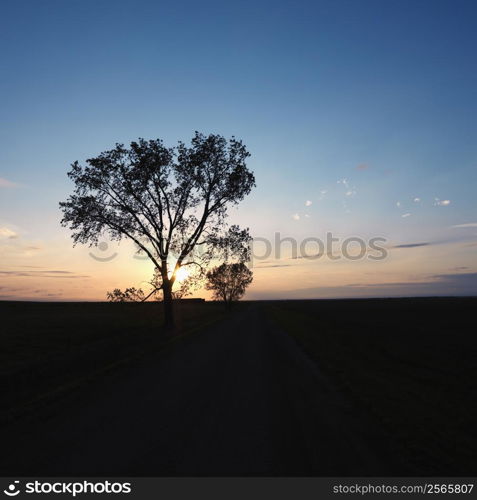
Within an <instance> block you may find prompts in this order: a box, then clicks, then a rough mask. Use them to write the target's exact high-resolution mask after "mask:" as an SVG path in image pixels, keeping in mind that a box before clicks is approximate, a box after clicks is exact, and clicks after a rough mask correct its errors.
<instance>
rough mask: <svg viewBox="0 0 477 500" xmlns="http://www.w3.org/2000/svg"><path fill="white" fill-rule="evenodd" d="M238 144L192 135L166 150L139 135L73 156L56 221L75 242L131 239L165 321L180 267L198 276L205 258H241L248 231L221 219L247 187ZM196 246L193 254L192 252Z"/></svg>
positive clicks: (249, 177)
mask: <svg viewBox="0 0 477 500" xmlns="http://www.w3.org/2000/svg"><path fill="white" fill-rule="evenodd" d="M249 156H250V154H249V152H248V151H247V149H246V147H245V145H244V144H243V143H242V141H240V140H237V139H235V138H234V137H232V138H231V139H230V140H227V139H225V138H224V137H222V136H220V135H214V134H210V135H207V136H206V135H204V134H201V133H199V132H196V133H195V135H194V137H193V138H192V141H191V144H190V145H186V144H184V143H183V142H179V143H178V145H177V146H176V147H166V146H165V145H164V143H163V141H162V140H160V139H156V140H149V141H146V140H144V139H139V140H138V141H137V142H131V144H130V146H129V147H125V146H124V145H123V144H116V146H115V148H113V149H111V150H108V151H105V152H103V153H101V154H99V155H98V156H96V157H94V158H90V159H88V160H86V165H84V166H83V165H80V164H79V163H78V162H77V161H76V162H74V163H73V164H72V165H71V170H70V172H69V173H68V176H69V178H70V179H71V180H72V181H73V183H74V185H75V188H74V192H73V194H72V195H71V196H69V198H68V199H67V200H66V201H65V202H61V203H60V208H61V210H62V211H63V218H62V221H61V222H62V225H63V226H65V227H69V228H70V229H71V230H72V233H73V234H72V237H73V241H74V243H75V244H77V243H87V244H89V245H95V244H97V243H98V242H99V239H100V237H104V236H105V235H106V236H108V237H109V238H110V239H112V240H122V239H123V238H126V239H129V240H131V241H133V242H134V243H135V244H136V245H137V248H138V252H140V253H142V254H145V255H147V256H148V257H149V259H150V260H151V262H152V263H153V266H154V270H155V272H156V273H157V275H158V276H159V277H160V282H161V283H160V287H161V288H162V291H163V296H164V303H165V311H166V314H165V316H166V323H172V304H171V301H172V287H173V285H174V282H175V280H176V273H177V271H178V270H179V269H180V268H181V267H182V266H195V267H196V268H197V270H198V272H199V273H203V272H204V271H205V269H206V266H207V265H208V264H209V263H210V261H211V260H212V258H220V257H225V258H226V259H227V258H229V257H230V255H234V256H236V257H237V258H238V259H239V260H241V261H244V260H246V259H247V258H248V256H249V251H250V250H249V243H250V240H251V238H250V235H249V232H248V229H241V228H239V227H238V226H237V225H232V226H229V225H228V224H227V221H226V219H227V209H228V208H229V207H230V206H232V205H236V204H237V203H239V202H240V201H241V200H242V199H243V198H244V197H245V196H246V195H248V194H249V193H250V191H251V190H252V188H253V187H254V186H255V177H254V175H253V173H252V172H251V171H250V170H249V169H248V168H247V165H246V160H247V158H248V157H249ZM199 250H200V251H199Z"/></svg>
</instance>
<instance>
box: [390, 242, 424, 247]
mask: <svg viewBox="0 0 477 500" xmlns="http://www.w3.org/2000/svg"><path fill="white" fill-rule="evenodd" d="M429 245H430V243H429V242H427V241H424V242H422V243H404V244H402V245H394V246H393V247H391V248H417V247H427V246H429Z"/></svg>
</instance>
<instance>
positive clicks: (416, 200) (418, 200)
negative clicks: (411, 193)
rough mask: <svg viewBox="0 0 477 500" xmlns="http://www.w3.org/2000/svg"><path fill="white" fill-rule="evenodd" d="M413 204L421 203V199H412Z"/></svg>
mask: <svg viewBox="0 0 477 500" xmlns="http://www.w3.org/2000/svg"><path fill="white" fill-rule="evenodd" d="M413 201H414V203H419V202H420V201H421V198H414V200H413Z"/></svg>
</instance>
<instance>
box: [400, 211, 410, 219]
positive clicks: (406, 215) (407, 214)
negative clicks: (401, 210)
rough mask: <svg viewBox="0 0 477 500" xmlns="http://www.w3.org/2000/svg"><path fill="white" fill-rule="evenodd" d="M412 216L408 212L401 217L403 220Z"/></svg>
mask: <svg viewBox="0 0 477 500" xmlns="http://www.w3.org/2000/svg"><path fill="white" fill-rule="evenodd" d="M411 215H412V214H411V213H410V212H408V213H406V214H402V215H401V217H403V218H405V217H411Z"/></svg>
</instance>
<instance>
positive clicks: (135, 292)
mask: <svg viewBox="0 0 477 500" xmlns="http://www.w3.org/2000/svg"><path fill="white" fill-rule="evenodd" d="M106 296H107V297H108V300H109V301H110V302H144V300H145V295H144V292H143V291H142V289H141V288H134V287H131V288H126V289H125V290H124V292H123V291H122V290H120V289H119V288H115V289H114V290H113V291H112V292H107V294H106Z"/></svg>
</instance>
